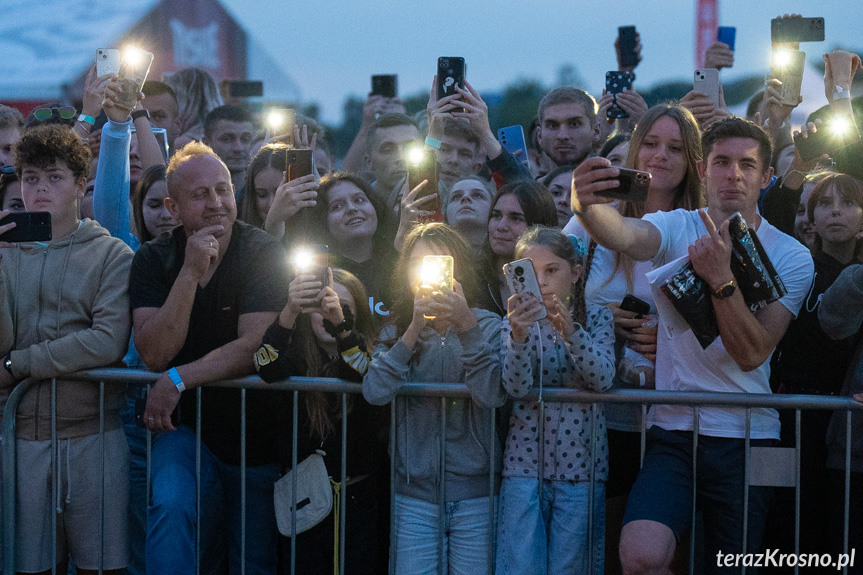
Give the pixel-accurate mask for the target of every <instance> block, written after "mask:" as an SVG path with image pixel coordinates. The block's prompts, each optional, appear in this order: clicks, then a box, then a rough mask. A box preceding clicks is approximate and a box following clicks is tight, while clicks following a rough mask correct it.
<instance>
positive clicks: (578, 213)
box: [569, 206, 590, 216]
mask: <svg viewBox="0 0 863 575" xmlns="http://www.w3.org/2000/svg"><path fill="white" fill-rule="evenodd" d="M589 207H590V206H587V208H589ZM587 208H584V211H583V212H579V211H578V210H575V209H573V208H572V207H570V208H569V209H570V211H572V213H573V214H575V215H576V216H586V215H587Z"/></svg>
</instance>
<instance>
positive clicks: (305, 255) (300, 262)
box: [293, 248, 315, 272]
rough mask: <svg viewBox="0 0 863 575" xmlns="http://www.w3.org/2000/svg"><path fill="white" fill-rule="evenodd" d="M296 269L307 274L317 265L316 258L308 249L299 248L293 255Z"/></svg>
mask: <svg viewBox="0 0 863 575" xmlns="http://www.w3.org/2000/svg"><path fill="white" fill-rule="evenodd" d="M293 264H294V269H296V270H297V271H298V272H307V271H309V270H311V269H312V268H313V267H314V265H315V256H314V254H313V253H312V251H311V250H309V249H308V248H297V249H296V250H295V251H294V254H293Z"/></svg>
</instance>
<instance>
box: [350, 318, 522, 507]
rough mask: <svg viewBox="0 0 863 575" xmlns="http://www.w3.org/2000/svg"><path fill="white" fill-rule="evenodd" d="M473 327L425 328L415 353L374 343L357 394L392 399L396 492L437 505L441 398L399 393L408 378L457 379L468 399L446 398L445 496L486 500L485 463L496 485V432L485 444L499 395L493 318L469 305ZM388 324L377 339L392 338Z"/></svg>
mask: <svg viewBox="0 0 863 575" xmlns="http://www.w3.org/2000/svg"><path fill="white" fill-rule="evenodd" d="M472 311H473V313H474V316H475V317H476V320H477V325H475V326H474V327H472V328H471V329H468V330H465V331H463V332H461V333H457V332H456V331H455V330H454V329H453V328H449V330H447V332H446V333H445V334H444V335H443V336H441V335H440V334H438V332H436V331H435V330H434V329H432V328H430V327H425V328H423V330H422V331H421V332H420V336H419V340H418V341H417V344H416V346H415V349H414V350H411V349H409V348H408V347H407V346H406V345H405V344H404V343H403V342H402V340H401V339H398V340H396V343H395V344H388V343H381V344H378V346H377V347H376V348H375V352H374V355H373V356H372V362H371V364H370V365H369V370H368V372H366V376H365V378H364V379H363V396H365V398H366V400H367V401H368V402H369V403H371V404H374V405H384V404H386V403H389V402H391V401H392V400H393V399H394V398H395V399H397V403H396V416H395V417H396V445H395V446H390V449H391V450H392V451H393V457H394V458H395V465H396V479H395V483H394V486H393V487H394V489H395V491H396V493H399V494H401V495H407V496H409V497H413V498H416V499H422V500H424V501H428V502H432V503H438V502H439V501H438V499H439V492H440V491H439V489H440V481H441V473H440V463H441V456H440V447H441V437H440V426H441V411H442V410H441V398H440V397H417V396H411V397H400V398H396V394H397V393H398V391H399V389H400V388H401V387H402V386H403V385H404V384H405V383H408V382H427V383H443V384H447V383H463V384H465V385H467V388H468V390H469V391H470V394H471V398H472V399H461V398H447V399H446V402H445V404H446V432H445V437H446V457H445V459H444V465H445V476H446V485H445V487H446V492H445V496H444V497H445V500H446V501H459V500H462V499H473V498H477V497H488V495H489V485H488V475H489V460H491V462H492V463H493V464H494V470H495V474H496V478H495V484H496V485H497V483H498V482H499V477H497V475H498V473H497V472H498V470H499V469H500V456H501V450H500V442H499V440H498V437H497V433H494V434H493V435H494V438H493V439H494V441H493V443H491V442H490V439H489V430H490V426H491V425H493V423H494V421H493V419H492V415H491V413H492V412H491V409H489V408H491V407H499V406H501V405H503V403H504V401H505V400H506V394H505V393H503V389H502V388H501V386H500V318H499V317H498V316H496V315H495V314H493V313H491V312H488V311H485V310H481V309H473V310H472ZM395 336H396V330H395V328H394V326H388V327H387V328H385V329H384V331H383V332H382V333H381V337H380V340H381V341H382V342H388V341H389V340H392V339H394V338H395Z"/></svg>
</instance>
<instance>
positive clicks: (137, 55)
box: [123, 46, 143, 68]
mask: <svg viewBox="0 0 863 575" xmlns="http://www.w3.org/2000/svg"><path fill="white" fill-rule="evenodd" d="M123 62H124V63H125V64H126V66H127V67H130V68H137V67H138V66H140V65H141V63H142V62H143V58H142V57H141V49H140V48H137V47H135V46H126V47H125V48H124V49H123Z"/></svg>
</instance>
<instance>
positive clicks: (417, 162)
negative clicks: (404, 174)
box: [407, 144, 426, 166]
mask: <svg viewBox="0 0 863 575" xmlns="http://www.w3.org/2000/svg"><path fill="white" fill-rule="evenodd" d="M407 156H408V163H409V164H410V165H412V166H421V165H422V164H423V162H424V161H425V157H426V156H425V150H424V149H423V147H422V146H421V145H419V144H416V145H413V146H410V147H409V148H408V150H407Z"/></svg>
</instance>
